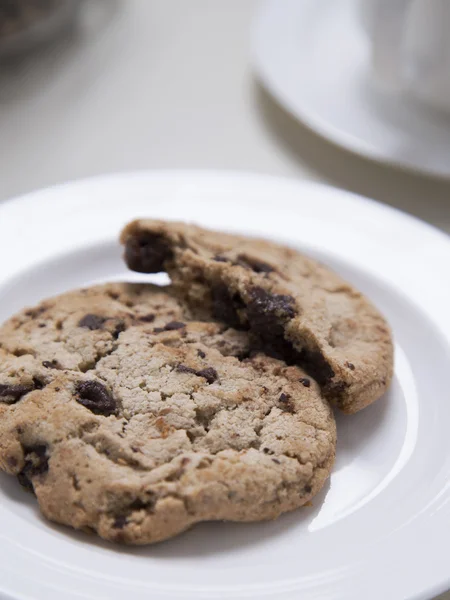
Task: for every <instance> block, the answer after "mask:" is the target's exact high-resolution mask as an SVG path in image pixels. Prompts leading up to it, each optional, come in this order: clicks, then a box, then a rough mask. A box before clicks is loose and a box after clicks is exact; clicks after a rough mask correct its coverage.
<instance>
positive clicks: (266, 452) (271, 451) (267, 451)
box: [263, 448, 273, 454]
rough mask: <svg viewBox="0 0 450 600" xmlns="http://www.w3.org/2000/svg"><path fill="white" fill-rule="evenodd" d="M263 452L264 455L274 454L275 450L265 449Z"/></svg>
mask: <svg viewBox="0 0 450 600" xmlns="http://www.w3.org/2000/svg"><path fill="white" fill-rule="evenodd" d="M263 452H264V454H273V450H271V449H270V448H263Z"/></svg>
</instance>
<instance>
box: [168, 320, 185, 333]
mask: <svg viewBox="0 0 450 600" xmlns="http://www.w3.org/2000/svg"><path fill="white" fill-rule="evenodd" d="M183 327H186V323H182V322H181V321H170V323H167V325H165V326H164V329H165V330H166V331H174V330H176V329H183Z"/></svg>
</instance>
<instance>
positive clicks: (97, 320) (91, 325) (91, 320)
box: [78, 314, 106, 331]
mask: <svg viewBox="0 0 450 600" xmlns="http://www.w3.org/2000/svg"><path fill="white" fill-rule="evenodd" d="M105 321H106V319H105V317H101V316H99V315H92V314H88V315H85V316H84V317H83V318H82V319H80V321H79V322H78V327H84V328H86V329H90V330H91V331H94V330H95V329H103V324H104V322H105Z"/></svg>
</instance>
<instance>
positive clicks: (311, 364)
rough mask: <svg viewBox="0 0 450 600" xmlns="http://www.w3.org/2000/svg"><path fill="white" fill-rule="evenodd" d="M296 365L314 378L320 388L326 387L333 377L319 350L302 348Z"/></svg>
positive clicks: (329, 366)
mask: <svg viewBox="0 0 450 600" xmlns="http://www.w3.org/2000/svg"><path fill="white" fill-rule="evenodd" d="M298 364H300V365H301V366H302V367H303V368H304V369H305V371H307V372H308V373H309V374H310V375H311V376H312V377H314V379H315V380H316V381H317V383H319V385H321V386H324V385H327V384H328V383H329V382H330V381H331V380H332V379H333V377H334V375H335V373H334V371H333V369H332V368H331V365H330V364H329V363H328V361H327V360H326V358H325V357H324V355H323V354H322V353H321V352H320V351H319V350H307V349H306V348H304V349H303V350H302V351H301V352H299V353H298Z"/></svg>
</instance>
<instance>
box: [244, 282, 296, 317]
mask: <svg viewBox="0 0 450 600" xmlns="http://www.w3.org/2000/svg"><path fill="white" fill-rule="evenodd" d="M248 309H249V310H250V311H251V312H252V313H253V314H254V316H255V319H254V320H255V321H258V320H261V316H263V317H266V320H273V319H275V318H277V319H280V320H282V321H287V320H288V319H292V318H293V317H295V314H296V312H295V300H294V298H293V297H292V296H286V295H283V294H271V293H270V292H268V291H266V290H265V289H263V288H261V287H255V288H253V289H252V290H251V292H250V302H249V304H248ZM257 316H259V319H258V318H257ZM249 318H250V317H249Z"/></svg>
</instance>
